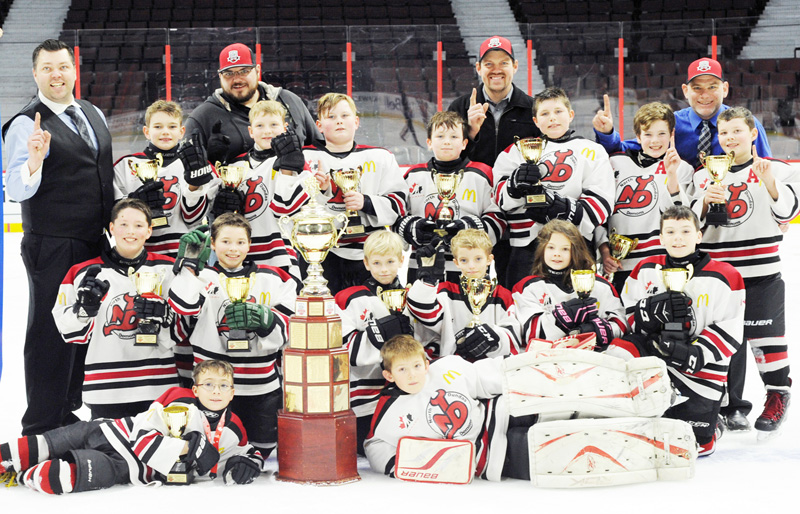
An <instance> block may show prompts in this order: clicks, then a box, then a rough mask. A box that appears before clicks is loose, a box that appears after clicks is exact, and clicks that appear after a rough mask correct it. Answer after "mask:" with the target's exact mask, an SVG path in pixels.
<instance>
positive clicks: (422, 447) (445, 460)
mask: <svg viewBox="0 0 800 514" xmlns="http://www.w3.org/2000/svg"><path fill="white" fill-rule="evenodd" d="M474 474H475V445H473V444H472V441H465V440H454V439H427V438H423V437H401V438H400V441H399V442H398V443H397V457H396V460H395V471H394V476H395V477H396V478H399V479H400V480H405V481H408V482H436V483H440V484H468V483H470V482H471V481H472V477H473V475H474Z"/></svg>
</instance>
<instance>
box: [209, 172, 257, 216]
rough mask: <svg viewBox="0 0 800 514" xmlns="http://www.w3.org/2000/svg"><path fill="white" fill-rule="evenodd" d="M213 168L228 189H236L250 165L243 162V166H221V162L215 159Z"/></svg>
mask: <svg viewBox="0 0 800 514" xmlns="http://www.w3.org/2000/svg"><path fill="white" fill-rule="evenodd" d="M215 168H216V169H217V173H219V178H220V180H222V184H223V185H224V186H225V187H227V188H228V189H232V190H233V191H236V190H237V189H239V186H240V185H241V183H242V182H243V181H244V178H245V177H246V176H247V171H248V170H249V169H250V165H249V164H248V163H245V165H244V166H223V165H222V163H221V162H219V161H217V165H216V166H215ZM234 212H238V211H234ZM240 214H241V213H240Z"/></svg>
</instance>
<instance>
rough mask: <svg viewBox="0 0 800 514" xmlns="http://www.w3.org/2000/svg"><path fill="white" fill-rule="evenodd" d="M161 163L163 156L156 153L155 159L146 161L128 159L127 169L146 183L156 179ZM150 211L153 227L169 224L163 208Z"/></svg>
mask: <svg viewBox="0 0 800 514" xmlns="http://www.w3.org/2000/svg"><path fill="white" fill-rule="evenodd" d="M163 163H164V157H163V156H162V155H161V154H160V153H158V154H156V158H155V159H150V160H146V161H133V160H130V159H129V160H128V169H129V170H131V173H133V174H134V175H136V177H137V178H138V179H139V180H141V181H142V184H147V183H148V182H155V181H156V180H158V170H159V169H161V165H162V164H163ZM150 211H151V215H152V218H153V228H155V227H167V226H169V220H167V215H166V214H164V209H150Z"/></svg>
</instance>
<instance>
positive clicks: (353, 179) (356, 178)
mask: <svg viewBox="0 0 800 514" xmlns="http://www.w3.org/2000/svg"><path fill="white" fill-rule="evenodd" d="M363 174H364V171H363V170H362V168H361V166H359V167H358V168H350V169H348V170H332V171H331V176H332V177H333V181H334V182H335V183H336V187H338V188H339V189H341V190H342V193H348V192H350V191H358V184H359V182H361V175H363ZM346 213H347V227H345V229H344V233H345V235H347V236H351V235H353V236H357V235H359V234H363V233H364V223H363V222H362V221H361V215H360V214H358V211H350V210H348V211H346Z"/></svg>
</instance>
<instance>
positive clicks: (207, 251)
mask: <svg viewBox="0 0 800 514" xmlns="http://www.w3.org/2000/svg"><path fill="white" fill-rule="evenodd" d="M210 255H211V238H210V237H209V235H208V225H202V226H199V227H197V228H196V229H194V230H192V231H191V232H187V233H186V234H184V235H182V236H181V244H180V246H179V247H178V257H177V258H176V259H175V265H174V267H173V268H172V270H173V271H174V272H175V274H177V273H178V272H180V269H181V268H182V267H185V268H188V269H191V270H194V272H195V274H197V273H200V272H201V271H203V268H205V267H206V263H207V262H208V257H209V256H210Z"/></svg>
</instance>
